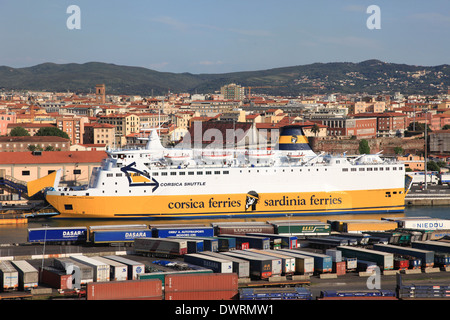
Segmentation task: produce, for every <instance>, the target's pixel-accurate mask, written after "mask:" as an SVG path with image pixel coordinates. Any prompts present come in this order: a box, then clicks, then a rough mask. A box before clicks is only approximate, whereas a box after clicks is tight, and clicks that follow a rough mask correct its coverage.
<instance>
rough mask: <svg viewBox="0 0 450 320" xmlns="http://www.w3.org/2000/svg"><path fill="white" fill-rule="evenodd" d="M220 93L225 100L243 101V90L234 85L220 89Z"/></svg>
mask: <svg viewBox="0 0 450 320" xmlns="http://www.w3.org/2000/svg"><path fill="white" fill-rule="evenodd" d="M220 93H221V94H222V95H223V98H224V99H225V100H243V99H244V97H245V88H244V87H241V86H240V85H237V84H235V83H230V84H227V85H225V86H223V87H221V88H220Z"/></svg>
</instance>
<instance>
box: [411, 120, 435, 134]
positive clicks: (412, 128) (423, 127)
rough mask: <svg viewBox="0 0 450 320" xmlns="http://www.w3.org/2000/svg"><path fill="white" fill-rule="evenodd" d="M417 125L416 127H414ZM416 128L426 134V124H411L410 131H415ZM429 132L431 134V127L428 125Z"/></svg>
mask: <svg viewBox="0 0 450 320" xmlns="http://www.w3.org/2000/svg"><path fill="white" fill-rule="evenodd" d="M414 124H415V126H414ZM414 127H415V128H416V131H419V132H424V131H425V123H421V122H411V123H410V124H409V126H408V131H413V130H414ZM427 131H428V132H430V131H431V129H430V126H429V125H428V124H427Z"/></svg>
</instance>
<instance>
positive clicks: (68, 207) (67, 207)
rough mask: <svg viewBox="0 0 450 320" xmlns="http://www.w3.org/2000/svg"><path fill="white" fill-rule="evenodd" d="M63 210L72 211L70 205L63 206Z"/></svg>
mask: <svg viewBox="0 0 450 320" xmlns="http://www.w3.org/2000/svg"><path fill="white" fill-rule="evenodd" d="M64 209H65V210H73V207H72V205H71V204H65V205H64Z"/></svg>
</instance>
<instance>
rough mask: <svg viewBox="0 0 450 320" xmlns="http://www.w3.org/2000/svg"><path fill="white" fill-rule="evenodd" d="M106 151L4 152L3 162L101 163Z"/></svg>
mask: <svg viewBox="0 0 450 320" xmlns="http://www.w3.org/2000/svg"><path fill="white" fill-rule="evenodd" d="M106 156H107V154H106V152H105V151H42V153H41V155H40V156H38V155H33V153H32V152H2V154H1V157H0V165H1V164H53V163H101V162H102V160H103V159H104V158H106Z"/></svg>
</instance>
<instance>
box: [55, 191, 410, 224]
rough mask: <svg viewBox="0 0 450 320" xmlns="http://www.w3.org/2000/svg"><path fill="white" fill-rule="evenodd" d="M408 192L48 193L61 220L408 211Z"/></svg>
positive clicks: (240, 216)
mask: <svg viewBox="0 0 450 320" xmlns="http://www.w3.org/2000/svg"><path fill="white" fill-rule="evenodd" d="M404 198H405V194H404V189H403V188H398V189H382V190H357V191H340V192H302V193H261V194H257V195H256V196H255V195H250V194H207V195H176V196H175V195H150V196H67V195H47V201H48V202H49V203H50V204H51V205H52V206H53V207H54V208H55V209H56V210H58V212H60V215H58V216H56V218H81V219H89V218H96V219H98V218H104V219H109V218H114V219H117V218H128V219H139V218H142V219H200V218H221V217H227V218H244V217H276V216H286V215H287V214H292V215H294V216H302V215H328V214H356V213H396V212H403V211H404V209H405V206H404Z"/></svg>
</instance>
